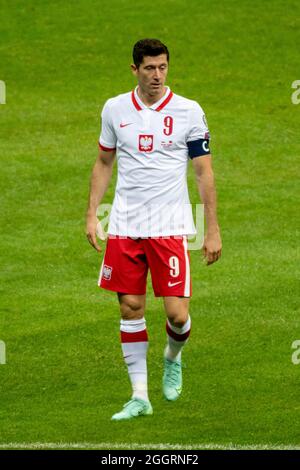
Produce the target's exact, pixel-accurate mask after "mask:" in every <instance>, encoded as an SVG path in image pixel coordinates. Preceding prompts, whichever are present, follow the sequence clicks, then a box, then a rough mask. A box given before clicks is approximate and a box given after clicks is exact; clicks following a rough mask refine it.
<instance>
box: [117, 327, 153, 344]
mask: <svg viewBox="0 0 300 470" xmlns="http://www.w3.org/2000/svg"><path fill="white" fill-rule="evenodd" d="M142 341H148V334H147V330H146V329H145V330H143V331H137V332H136V333H127V332H126V331H121V342H122V343H141V342H142Z"/></svg>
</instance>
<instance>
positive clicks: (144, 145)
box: [139, 134, 153, 152]
mask: <svg viewBox="0 0 300 470" xmlns="http://www.w3.org/2000/svg"><path fill="white" fill-rule="evenodd" d="M152 150H153V135H146V134H140V135H139V151H140V152H152Z"/></svg>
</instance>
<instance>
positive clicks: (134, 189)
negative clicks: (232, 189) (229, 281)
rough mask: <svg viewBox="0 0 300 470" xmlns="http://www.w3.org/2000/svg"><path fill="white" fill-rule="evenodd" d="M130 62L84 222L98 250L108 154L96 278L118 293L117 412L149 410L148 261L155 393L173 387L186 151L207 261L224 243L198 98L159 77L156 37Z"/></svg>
mask: <svg viewBox="0 0 300 470" xmlns="http://www.w3.org/2000/svg"><path fill="white" fill-rule="evenodd" d="M133 62H134V63H133V64H132V65H131V70H132V72H133V74H134V75H135V77H136V78H137V82H138V84H137V86H136V88H135V89H134V90H133V91H130V92H128V93H124V94H121V95H118V96H116V97H114V98H111V99H109V100H108V101H107V102H106V103H105V105H104V107H103V110H102V115H101V116H102V129H101V134H100V138H99V156H98V158H97V160H96V163H95V165H94V168H93V171H92V176H91V184H90V196H89V204H88V210H87V222H86V235H87V238H88V240H89V242H90V243H91V245H92V246H93V247H94V248H95V249H96V250H97V251H100V250H101V249H100V246H99V245H98V242H97V239H96V233H97V224H98V218H97V216H96V213H97V208H98V206H99V204H100V202H101V200H102V198H103V196H104V194H105V192H106V190H107V188H108V185H109V182H110V179H111V175H112V169H113V163H114V160H115V156H116V157H117V164H118V180H117V185H116V189H115V197H114V201H113V206H112V211H111V214H110V221H109V227H108V239H107V245H106V251H105V255H104V258H103V263H102V266H101V270H100V275H99V281H98V285H99V287H102V288H104V289H108V290H112V291H115V292H116V293H117V296H118V300H119V304H120V311H121V325H120V330H121V343H122V351H123V356H124V361H125V363H126V365H127V368H128V373H129V377H130V381H131V384H132V397H131V400H129V401H128V402H127V403H126V404H125V405H124V407H123V409H122V410H121V411H120V412H118V413H116V414H114V415H113V417H112V419H113V420H117V421H119V420H124V419H132V418H134V417H138V416H143V415H151V414H152V413H153V410H152V406H151V403H150V401H149V397H148V387H147V361H146V358H147V349H148V336H147V329H146V320H145V304H146V279H147V273H148V269H150V272H151V278H152V286H153V290H154V293H155V296H157V297H163V300H164V308H165V312H166V316H167V319H166V331H167V344H166V347H165V350H164V358H163V359H164V374H163V384H162V388H163V394H164V397H165V398H166V399H167V400H170V401H173V400H176V399H177V398H178V397H179V396H180V394H181V390H182V371H181V352H182V348H183V346H184V345H185V344H186V342H187V340H188V337H189V334H190V329H191V319H190V316H189V300H190V296H191V282H190V263H189V253H188V250H187V236H188V235H193V234H195V233H196V230H195V225H194V221H193V216H192V211H191V206H190V201H189V195H188V188H187V180H186V173H187V165H188V162H189V160H191V161H192V165H193V167H194V170H195V174H196V180H197V186H198V189H199V193H200V197H201V199H202V202H203V204H204V214H205V218H206V233H205V237H204V244H203V247H202V253H203V258H204V260H205V261H206V263H207V265H209V264H212V263H214V262H215V261H217V260H218V258H219V257H220V256H221V249H222V244H221V236H220V230H219V225H218V222H217V215H216V191H215V185H214V175H213V170H212V164H211V159H212V158H211V154H210V150H209V131H208V128H207V123H206V119H205V115H204V113H203V110H202V108H201V107H200V105H199V104H198V103H197V102H196V101H193V100H190V99H187V98H184V97H182V96H179V95H176V94H175V93H173V92H172V91H171V90H170V88H169V87H167V86H165V81H166V78H167V73H168V67H169V51H168V49H167V47H166V46H165V45H164V44H163V43H161V41H159V40H157V39H143V40H140V41H138V42H137V43H136V44H135V46H134V48H133Z"/></svg>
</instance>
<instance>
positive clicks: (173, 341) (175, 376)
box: [163, 297, 191, 401]
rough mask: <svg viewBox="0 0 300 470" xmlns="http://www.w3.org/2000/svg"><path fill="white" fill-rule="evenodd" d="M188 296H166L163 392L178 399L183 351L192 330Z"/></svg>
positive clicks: (167, 396)
mask: <svg viewBox="0 0 300 470" xmlns="http://www.w3.org/2000/svg"><path fill="white" fill-rule="evenodd" d="M189 300H190V299H189V298H188V297H164V306H165V310H166V314H167V324H166V330H167V346H166V349H165V353H164V361H165V368H164V377H163V393H164V396H165V398H166V399H167V400H171V401H173V400H176V399H177V398H178V397H179V395H180V393H181V390H182V371H181V352H182V348H183V346H184V345H185V344H186V342H187V340H188V337H189V335H190V330H191V319H190V316H189Z"/></svg>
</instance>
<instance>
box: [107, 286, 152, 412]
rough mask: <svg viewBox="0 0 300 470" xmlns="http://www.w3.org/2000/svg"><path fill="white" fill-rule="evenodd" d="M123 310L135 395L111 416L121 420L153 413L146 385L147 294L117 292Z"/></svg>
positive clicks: (124, 343)
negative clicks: (145, 314) (119, 410)
mask: <svg viewBox="0 0 300 470" xmlns="http://www.w3.org/2000/svg"><path fill="white" fill-rule="evenodd" d="M118 298H119V303H120V311H121V325H120V327H121V328H120V329H121V343H122V351H123V357H124V360H125V363H126V365H127V368H128V374H129V377H130V381H131V385H132V398H131V400H130V401H129V402H128V403H126V405H125V406H124V408H123V410H122V411H121V412H120V413H117V414H115V415H114V416H113V417H112V419H113V420H116V421H119V420H123V419H131V418H134V417H136V416H140V415H149V414H152V413H153V411H152V407H151V404H150V402H149V398H148V387H147V350H148V335H147V329H146V321H145V318H144V313H145V302H146V296H145V295H130V294H120V293H118Z"/></svg>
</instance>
